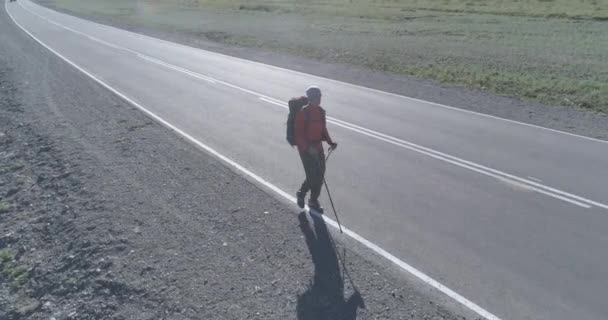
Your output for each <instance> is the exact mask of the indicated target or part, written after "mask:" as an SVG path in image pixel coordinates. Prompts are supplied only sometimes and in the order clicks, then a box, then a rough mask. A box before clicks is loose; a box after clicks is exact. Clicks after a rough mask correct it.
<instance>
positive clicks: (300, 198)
mask: <svg viewBox="0 0 608 320" xmlns="http://www.w3.org/2000/svg"><path fill="white" fill-rule="evenodd" d="M305 197H306V193H304V192H302V191H298V192H296V198H298V207H300V208H302V209H304V198H305Z"/></svg>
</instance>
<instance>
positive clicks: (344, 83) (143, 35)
mask: <svg viewBox="0 0 608 320" xmlns="http://www.w3.org/2000/svg"><path fill="white" fill-rule="evenodd" d="M37 6H38V7H39V9H42V10H46V11H48V12H54V11H52V10H51V9H48V8H45V7H43V6H39V5H37ZM22 7H23V6H22ZM24 9H26V8H25V7H24ZM26 10H27V9H26ZM70 17H71V18H73V19H75V20H80V21H83V22H86V23H90V24H95V25H97V26H100V27H103V28H105V29H108V30H112V31H121V32H126V33H129V34H132V35H135V36H137V37H139V38H146V39H150V40H154V41H160V42H163V43H165V44H167V45H170V46H174V47H181V48H186V49H189V50H192V51H195V52H204V53H206V54H211V55H215V56H220V57H224V58H226V59H232V60H238V61H243V62H246V63H252V64H256V65H260V66H264V67H269V68H272V69H275V70H281V71H285V72H288V73H292V74H298V75H304V76H307V77H312V78H316V79H321V80H325V81H330V82H333V83H337V84H341V85H346V86H349V87H354V88H359V89H364V90H368V91H373V92H377V93H381V94H388V95H390V96H393V97H397V98H401V99H406V100H411V101H416V102H421V103H425V104H429V105H432V106H436V107H440V108H444V109H449V110H454V111H458V112H464V113H468V114H473V115H475V116H479V117H484V118H491V119H495V120H500V121H505V122H509V123H515V124H518V125H522V126H526V127H532V128H536V129H541V130H545V131H550V132H555V133H559V134H564V135H567V136H572V137H576V138H581V139H585V140H590V141H594V142H600V143H605V144H608V140H602V139H597V138H592V137H588V136H583V135H580V134H576V133H571V132H566V131H561V130H557V129H551V128H547V127H543V126H539V125H535V124H531V123H526V122H521V121H517V120H511V119H506V118H501V117H498V116H493V115H489V114H485V113H481V112H476V111H472V110H466V109H461V108H457V107H452V106H448V105H445V104H441V103H437V102H432V101H427V100H423V99H418V98H412V97H408V96H404V95H401V94H397V93H392V92H388V91H382V90H378V89H373V88H370V87H366V86H363V85H358V84H352V83H348V82H344V81H340V80H335V79H331V78H325V77H322V76H316V75H314V74H308V73H305V72H301V71H296V70H291V69H286V68H282V67H277V66H273V65H270V64H266V63H262V62H257V61H253V60H247V59H243V58H239V57H234V56H230V55H227V54H223V53H219V52H213V51H207V50H204V49H201V48H195V47H192V46H188V45H185V44H181V43H175V42H171V41H168V40H164V39H160V38H155V37H152V36H148V35H145V34H141V33H137V32H133V31H129V30H123V29H120V28H116V27H113V26H109V25H106V24H103V23H99V22H92V21H89V20H85V19H82V18H78V17H75V16H70Z"/></svg>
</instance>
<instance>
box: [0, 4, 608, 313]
mask: <svg viewBox="0 0 608 320" xmlns="http://www.w3.org/2000/svg"><path fill="white" fill-rule="evenodd" d="M6 8H7V10H8V12H9V13H10V15H11V16H12V17H13V19H14V20H15V22H16V23H18V24H19V26H20V27H21V28H23V29H24V30H25V31H27V32H28V33H30V35H31V36H33V37H35V38H36V39H37V40H38V41H40V42H41V43H43V44H44V45H45V46H47V47H48V48H49V49H52V50H53V51H54V52H55V53H56V54H59V55H61V56H62V57H63V58H64V59H66V60H69V61H70V62H71V63H72V64H74V65H75V66H77V67H79V68H81V70H82V71H85V72H87V73H88V74H90V75H91V76H93V77H95V78H96V79H97V80H98V81H100V82H103V83H104V84H106V85H107V86H108V87H111V88H112V90H115V91H116V92H117V93H119V94H121V95H123V96H124V97H126V98H128V99H129V100H131V101H132V102H134V103H135V104H137V105H138V106H140V107H143V108H145V109H146V110H147V111H148V112H149V113H151V114H153V115H154V116H153V117H155V118H156V119H157V120H159V121H161V122H163V123H164V124H165V125H168V126H170V127H171V128H173V129H175V130H177V131H178V132H179V133H180V134H182V135H185V136H187V137H188V138H189V139H190V140H196V141H198V142H199V143H200V144H201V145H204V147H205V148H207V149H208V151H209V150H212V151H211V152H212V153H213V154H215V155H216V156H220V157H222V158H223V159H224V160H226V161H228V162H229V163H230V164H232V165H236V166H237V167H238V168H237V169H238V170H241V171H244V172H248V173H249V175H250V177H251V176H252V175H254V176H255V177H258V180H259V181H258V182H260V181H261V179H263V180H264V182H263V184H264V187H269V188H270V190H271V191H274V192H279V193H281V192H286V193H288V194H293V193H295V190H296V189H297V187H298V186H299V183H300V182H301V180H302V178H303V173H302V169H301V165H300V163H299V158H298V156H297V154H296V152H295V151H294V150H293V149H291V148H289V147H288V146H287V144H286V142H285V140H284V132H285V120H286V114H287V111H286V109H285V101H286V100H287V99H289V98H290V97H292V96H297V95H301V94H302V92H303V90H304V89H305V88H306V87H307V86H309V85H313V84H314V85H318V86H320V87H321V88H322V90H323V92H324V102H323V105H324V106H325V108H326V110H327V111H328V115H329V116H331V119H330V124H329V130H330V132H331V133H332V135H333V137H334V139H335V140H336V141H338V142H339V143H340V147H339V150H338V152H336V153H335V154H334V155H332V158H331V159H330V160H329V163H328V175H327V181H328V183H329V185H330V188H331V191H332V195H333V196H334V198H335V202H336V204H337V205H338V208H339V209H340V213H341V222H342V223H343V224H344V225H346V226H347V227H348V228H349V229H350V230H352V231H353V232H355V233H356V234H358V235H360V236H361V237H363V238H365V239H367V240H368V241H370V243H373V244H374V245H376V246H378V247H379V248H382V249H383V250H385V251H386V252H387V253H390V254H391V255H393V256H394V257H396V258H397V259H400V260H402V261H404V262H406V263H407V264H408V265H409V266H412V267H414V268H416V269H417V270H420V271H421V272H423V273H424V274H426V275H428V276H429V277H431V278H432V279H434V281H437V282H438V283H441V284H442V285H445V286H446V287H448V288H450V289H452V290H453V291H454V292H456V293H457V295H455V297H456V299H460V298H459V297H464V298H466V299H468V300H466V301H465V302H467V301H470V302H472V303H474V304H475V305H476V306H478V307H479V310H477V311H480V310H481V311H486V312H487V313H486V314H484V315H485V316H487V317H490V318H491V317H495V318H502V319H581V320H582V319H607V318H608V305H607V304H606V303H605V295H604V292H605V290H606V289H607V288H608V268H606V265H608V250H606V248H608V233H607V232H606V231H607V230H608V200H607V199H608V188H607V185H608V182H607V181H608V143H606V142H604V141H599V140H595V139H590V138H585V137H581V136H576V135H572V134H566V133H562V132H557V131H554V130H548V129H544V128H540V127H535V126H530V125H526V124H522V123H517V122H513V121H508V120H504V119H498V118H494V117H489V116H484V115H480V114H476V113H472V112H468V111H463V110H459V109H455V108H450V107H447V106H442V105H437V104H433V103H429V102H424V101H420V100H415V99H410V98H407V97H402V96H397V95H393V94H388V93H384V92H380V91H375V90H371V89H367V88H362V87H358V86H353V85H349V84H346V83H341V82H337V81H332V80H329V79H323V78H318V77H314V76H311V75H306V74H302V73H298V72H294V71H289V70H285V69H280V68H276V67H272V66H268V65H263V64H259V63H255V62H250V61H245V60H241V59H237V58H234V57H229V56H225V55H221V54H217V53H212V52H207V51H203V50H199V49H194V48H190V47H186V46H182V45H178V44H173V43H170V42H166V41H161V40H158V39H154V38H150V37H146V36H142V35H138V34H134V33H130V32H127V31H123V30H119V29H115V28H111V27H107V26H103V25H100V24H96V23H92V22H88V21H85V20H81V19H78V18H75V17H71V16H68V15H65V14H61V13H57V12H54V11H52V10H49V9H46V8H43V7H40V6H38V5H36V4H33V3H32V2H29V1H26V0H19V1H18V2H12V3H7V5H6ZM69 89H70V88H66V90H69ZM254 180H255V178H254ZM243 196H247V195H243ZM326 202H327V201H326ZM427 280H428V279H427ZM427 282H429V281H427ZM430 282H431V285H432V284H433V283H434V282H433V281H430ZM435 286H437V285H436V284H435ZM453 296H454V295H453ZM461 300H462V299H460V302H462V301H461ZM473 307H475V306H473Z"/></svg>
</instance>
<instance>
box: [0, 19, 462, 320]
mask: <svg viewBox="0 0 608 320" xmlns="http://www.w3.org/2000/svg"><path fill="white" fill-rule="evenodd" d="M0 29H1V30H2V32H0V43H2V46H0V97H1V99H0V159H1V160H0V172H1V175H0V267H1V268H0V319H45V320H48V319H307V320H308V319H310V320H313V319H315V320H319V319H463V318H464V317H459V316H456V315H455V314H454V313H453V312H452V311H454V310H457V307H456V306H454V305H451V304H450V303H449V302H448V301H442V300H441V299H439V298H437V297H436V296H435V293H433V292H430V291H428V290H425V289H423V287H421V286H420V285H419V284H418V283H416V282H415V281H413V280H411V279H409V278H407V276H406V275H404V274H401V273H399V272H398V271H397V270H395V269H393V268H391V267H390V266H388V265H386V264H383V263H377V262H373V263H372V262H371V261H374V260H378V258H377V257H375V256H373V255H371V254H370V253H369V252H366V251H365V250H363V249H362V248H359V247H358V246H357V245H356V244H354V243H351V242H349V241H348V240H347V239H338V241H337V248H336V247H334V246H333V244H332V243H333V242H331V241H330V240H331V239H330V237H331V235H330V233H329V232H328V231H327V229H326V228H325V226H324V225H323V224H322V223H321V221H319V220H316V223H315V224H314V228H311V224H310V222H309V220H307V219H304V217H303V216H301V215H298V214H297V212H295V211H293V209H291V208H290V207H288V206H286V205H285V204H284V203H281V202H279V201H277V200H276V199H274V198H273V197H272V196H270V195H269V194H267V193H266V192H264V191H263V190H261V189H260V188H258V187H257V186H255V185H254V184H252V183H250V182H248V181H247V180H245V179H244V178H243V177H241V176H240V175H238V174H237V173H235V172H233V171H231V170H230V169H228V168H227V167H225V166H224V165H223V164H222V163H220V162H219V161H218V160H216V159H215V158H213V157H211V156H209V155H208V154H206V153H204V152H203V151H201V150H199V149H197V148H195V147H194V146H193V145H191V144H189V143H187V142H186V141H184V140H183V139H181V138H179V137H178V136H176V135H175V134H174V133H172V132H171V131H169V130H167V129H166V128H164V127H162V126H161V125H159V124H157V123H155V122H153V121H152V120H150V119H149V118H147V117H146V116H145V115H143V114H142V113H141V112H139V111H138V110H137V109H135V108H134V107H132V106H130V105H128V104H126V103H125V102H124V101H122V100H121V99H119V98H117V97H116V96H114V95H112V94H111V93H110V92H108V91H107V90H105V89H104V88H102V87H100V86H98V85H97V84H95V83H94V82H93V81H92V80H90V79H88V78H86V77H85V76H84V75H82V74H80V73H79V72H78V71H76V70H74V69H73V68H71V67H69V66H68V65H67V64H65V63H64V62H62V61H60V60H59V59H58V58H57V57H55V56H53V55H52V54H51V53H50V52H47V51H46V49H44V48H42V47H40V46H39V45H37V44H36V43H35V42H34V41H33V40H31V39H29V38H27V36H26V35H25V34H23V33H22V32H21V31H20V30H19V29H18V28H16V27H15V26H14V25H13V24H12V22H10V19H9V18H8V17H7V15H6V13H5V12H4V10H2V12H1V13H0ZM312 229H314V232H313V231H312ZM343 255H345V257H346V259H344V260H345V263H346V264H345V265H342V264H341V261H340V260H339V259H338V258H339V257H344V256H343ZM345 271H348V274H346V273H345ZM348 278H352V280H353V282H354V284H355V285H356V287H357V289H358V292H359V294H357V293H356V292H355V290H354V287H353V284H352V283H351V282H350V281H349V280H348Z"/></svg>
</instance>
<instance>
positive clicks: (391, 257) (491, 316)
mask: <svg viewBox="0 0 608 320" xmlns="http://www.w3.org/2000/svg"><path fill="white" fill-rule="evenodd" d="M4 7H5V10H6V12H7V13H8V15H9V16H10V17H11V19H12V20H13V22H14V23H15V24H16V25H17V26H19V28H21V29H22V30H23V31H24V32H25V33H27V34H28V35H29V36H30V37H32V39H34V40H35V41H36V42H38V43H39V44H40V45H42V46H43V47H45V48H47V49H48V50H49V51H51V52H52V53H54V54H55V55H57V56H58V57H60V58H61V59H63V60H64V61H65V62H67V63H68V64H70V65H71V66H73V67H74V68H76V69H77V70H79V71H80V72H82V73H84V74H85V75H87V76H89V77H90V78H91V79H93V80H94V81H96V82H97V83H99V84H100V85H102V86H103V87H105V88H106V89H108V90H110V91H111V92H113V93H114V94H116V95H117V96H119V97H121V98H122V99H124V100H125V101H127V102H129V103H130V104H132V105H134V106H135V107H137V108H138V109H140V110H142V111H143V112H144V113H146V114H147V115H148V116H150V117H151V118H153V119H155V120H156V121H158V122H159V123H161V124H163V125H164V126H166V127H167V128H169V129H171V130H173V131H175V132H176V133H178V134H180V135H181V136H183V137H184V138H186V139H187V140H189V141H190V142H192V143H194V144H195V145H197V146H199V147H200V148H202V149H203V150H205V151H207V152H208V153H210V154H212V155H214V156H215V157H217V158H219V159H220V160H222V161H224V162H225V163H227V164H228V165H230V166H232V167H233V168H235V169H237V170H238V171H240V172H242V173H244V174H245V175H247V176H248V177H250V178H251V179H253V180H254V181H256V182H257V183H259V184H261V185H263V186H265V187H267V188H269V189H270V190H272V191H274V192H275V193H277V194H278V195H280V196H282V197H283V198H285V199H287V200H289V201H290V202H292V203H296V199H295V198H294V197H293V196H291V195H289V194H288V193H287V192H285V191H283V190H281V189H279V188H278V187H277V186H275V185H273V184H272V183H270V182H268V181H266V180H264V179H263V178H262V177H260V176H258V175H257V174H255V173H253V172H252V171H250V170H248V169H247V168H245V167H243V166H241V165H240V164H238V163H236V162H235V161H233V160H231V159H230V158H228V157H226V156H224V155H222V154H221V153H219V152H217V151H216V150H214V149H213V148H211V147H209V146H207V145H205V144H204V143H202V142H200V141H199V140H197V139H196V138H194V137H193V136H191V135H189V134H188V133H186V132H184V131H183V130H181V129H179V128H177V127H176V126H174V125H172V124H171V123H169V122H168V121H166V120H164V119H163V118H161V117H159V116H158V115H156V114H155V113H153V112H151V111H149V110H148V109H146V108H145V107H143V106H142V105H140V104H139V103H137V102H136V101H134V100H133V99H131V98H129V97H128V96H126V95H125V94H123V93H121V92H120V91H118V90H117V89H114V88H113V87H112V86H110V85H108V84H107V83H105V82H104V81H102V80H100V79H99V78H97V77H96V76H94V75H93V74H91V73H89V72H88V71H86V70H85V69H83V68H81V67H80V66H78V65H77V64H76V63H74V62H72V61H70V60H69V59H68V58H66V57H64V56H63V55H61V54H60V53H59V52H57V51H55V50H54V49H52V48H51V47H49V46H48V45H47V44H45V43H44V42H43V41H41V40H39V39H38V38H36V36H34V35H33V34H32V33H30V32H29V31H28V30H27V29H26V28H25V27H23V26H22V25H21V24H19V22H17V20H15V18H14V17H13V15H12V14H11V13H10V11H9V9H8V3H7V2H5V5H4ZM323 219H324V220H325V221H326V223H328V224H329V225H331V226H333V227H334V228H337V224H336V222H335V221H333V220H332V219H330V218H328V217H326V216H323ZM342 229H343V230H344V233H345V234H347V235H348V236H350V237H351V238H353V239H355V240H357V241H359V242H360V243H362V244H363V245H365V246H366V247H368V248H369V249H371V250H373V251H375V252H376V253H377V254H379V255H381V256H383V257H384V258H386V259H388V260H389V261H391V262H393V263H394V264H396V265H397V266H399V267H400V268H402V269H403V270H405V271H407V272H409V273H410V274H412V275H414V276H415V277H417V278H419V279H420V280H422V281H423V282H425V283H427V284H428V285H430V286H432V287H433V288H435V289H437V290H439V291H440V292H442V293H444V294H445V295H447V296H449V297H450V298H452V299H454V300H456V301H457V302H459V303H461V304H462V305H464V306H465V307H467V308H469V309H470V310H472V311H473V312H475V313H477V314H479V315H480V316H482V317H484V318H486V319H488V320H500V318H498V317H497V316H496V315H494V314H492V313H490V312H489V311H487V310H485V309H484V308H482V307H480V306H478V305H477V304H475V303H474V302H472V301H470V300H469V299H467V298H465V297H463V296H461V295H460V294H458V293H456V292H455V291H453V290H451V289H450V288H448V287H446V286H444V285H443V284H441V283H439V282H438V281H436V280H435V279H433V278H431V277H429V276H428V275H426V274H425V273H423V272H421V271H420V270H418V269H416V268H414V267H412V266H411V265H409V264H407V263H405V262H404V261H402V260H401V259H399V258H397V257H395V256H394V255H392V254H390V253H389V252H387V251H386V250H384V249H382V248H380V247H379V246H377V245H375V244H374V243H372V242H371V241H369V240H367V239H365V238H363V237H362V236H360V235H358V234H357V233H355V232H353V231H351V230H349V229H348V228H346V227H342Z"/></svg>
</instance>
